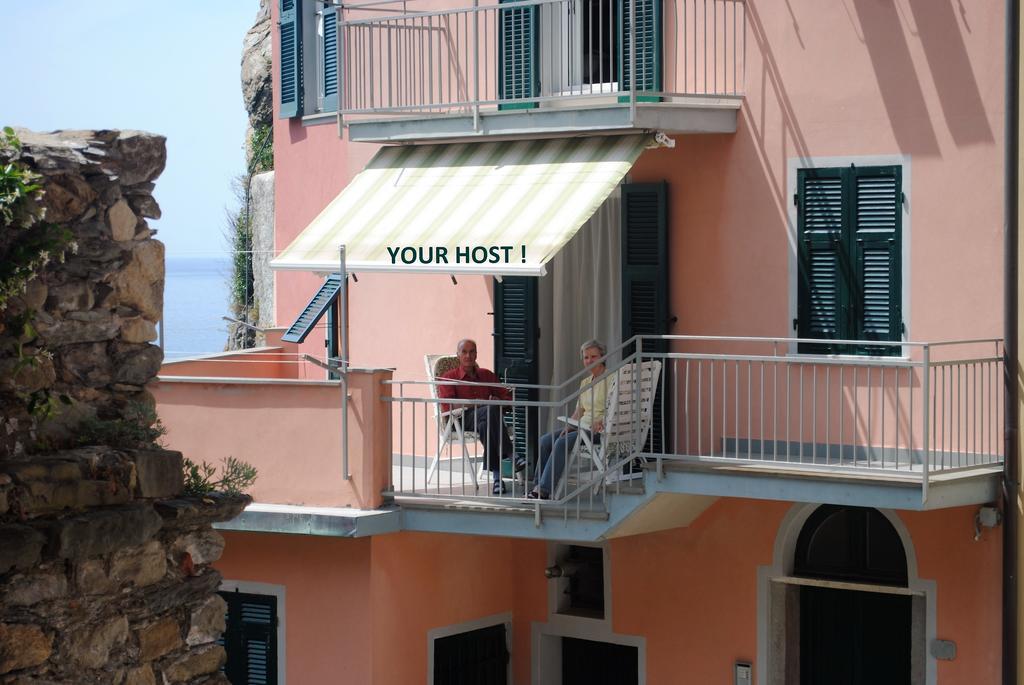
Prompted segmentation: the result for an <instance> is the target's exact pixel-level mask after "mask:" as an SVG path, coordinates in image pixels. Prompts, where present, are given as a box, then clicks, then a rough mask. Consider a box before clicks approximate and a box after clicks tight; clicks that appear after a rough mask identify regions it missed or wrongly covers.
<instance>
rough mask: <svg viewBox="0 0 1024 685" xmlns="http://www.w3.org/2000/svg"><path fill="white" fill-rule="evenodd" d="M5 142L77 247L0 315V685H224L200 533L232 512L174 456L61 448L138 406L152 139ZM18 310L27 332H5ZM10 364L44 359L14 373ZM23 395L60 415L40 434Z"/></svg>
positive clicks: (155, 273)
mask: <svg viewBox="0 0 1024 685" xmlns="http://www.w3.org/2000/svg"><path fill="white" fill-rule="evenodd" d="M18 135H19V137H20V138H21V140H22V142H23V143H24V147H23V149H22V151H21V152H20V153H19V154H18V161H19V162H20V163H22V164H24V165H25V166H28V167H30V168H32V169H33V170H35V171H36V172H38V173H40V174H42V176H43V181H42V184H43V187H44V188H45V190H46V195H45V198H44V204H45V206H46V210H47V215H46V218H47V219H48V220H49V221H53V222H55V223H58V224H60V225H62V226H64V227H66V228H67V229H68V230H69V231H70V232H71V234H72V236H73V238H74V240H75V242H76V244H77V249H76V250H74V251H71V252H69V253H68V254H67V257H66V260H65V261H64V262H63V263H61V262H58V261H54V262H51V263H50V264H49V265H48V266H47V267H46V268H45V270H44V272H43V273H42V274H41V275H40V276H39V277H38V278H36V279H35V280H33V281H32V282H30V284H29V286H28V288H27V291H26V292H25V293H24V295H22V296H20V297H18V298H15V300H14V301H12V302H11V303H10V304H9V306H8V308H7V309H6V310H5V311H0V684H2V685H8V684H15V683H17V684H19V685H21V684H23V685H31V684H35V685H44V684H53V683H76V684H77V683H83V684H89V683H96V684H99V683H103V684H104V685H106V684H108V683H114V684H116V685H144V684H153V685H155V684H156V683H226V682H227V681H226V679H225V678H224V677H223V675H221V674H220V673H219V669H220V667H221V665H222V664H223V662H224V658H225V654H224V650H223V648H222V647H220V646H219V645H217V643H216V641H217V639H218V638H219V637H220V634H221V633H222V631H223V629H224V610H225V605H224V602H223V600H221V599H220V597H218V596H217V594H216V590H217V588H218V587H219V585H220V580H221V578H220V574H218V573H217V572H216V571H215V570H214V569H213V568H211V566H210V564H211V563H213V562H214V561H215V560H216V559H217V558H218V557H219V556H220V553H221V550H222V549H223V545H224V542H223V539H222V538H221V536H220V535H219V534H218V533H216V532H215V531H213V529H212V527H211V524H212V523H213V522H215V521H221V520H227V519H230V518H233V517H234V516H236V515H237V514H238V513H239V512H240V511H241V509H242V508H243V507H244V505H245V504H247V503H248V501H249V500H248V498H245V497H222V496H209V497H205V498H201V499H183V498H181V494H182V489H183V483H182V455H181V454H180V453H178V452H171V451H167V450H163V449H159V448H158V447H155V446H154V447H147V448H124V447H120V448H118V447H114V446H110V445H109V444H108V445H78V444H77V443H78V442H81V440H79V439H77V438H78V436H80V435H83V434H84V433H82V426H83V425H85V424H84V423H83V422H86V423H88V422H89V421H90V420H94V419H97V418H98V419H104V420H110V421H112V422H113V423H114V424H117V422H118V421H122V422H128V421H129V420H130V418H131V412H130V411H129V409H130V408H131V407H133V406H137V405H143V406H145V405H151V404H152V397H151V396H150V395H149V393H148V392H147V391H146V388H145V386H146V384H147V383H148V382H149V381H150V380H151V379H152V378H153V377H154V376H155V374H156V372H157V370H158V368H159V365H160V362H161V360H162V354H161V350H160V349H159V348H158V347H156V346H154V345H152V344H151V341H152V340H153V339H154V338H155V337H156V329H155V324H156V322H157V321H158V320H159V319H160V317H161V312H162V307H163V274H164V267H163V246H162V245H161V244H160V243H159V242H158V241H156V240H155V239H154V238H153V231H152V230H151V229H150V228H149V226H148V225H147V223H146V218H155V217H159V215H160V210H159V208H158V207H157V204H156V202H155V201H154V200H153V196H152V190H153V188H154V185H153V181H154V179H155V178H156V177H157V176H158V175H159V173H160V171H161V170H162V169H163V166H164V162H165V159H166V151H165V146H164V139H163V138H161V137H159V136H154V135H151V134H146V133H140V132H130V131H123V132H118V131H82V132H57V133H54V134H36V133H32V132H29V131H24V130H21V131H18ZM9 156H10V155H9ZM24 311H29V312H34V314H33V315H32V325H31V326H30V327H29V328H27V329H18V330H14V329H13V328H14V327H12V326H10V325H6V326H5V325H4V322H8V323H9V322H10V321H11V320H12V319H11V317H12V316H14V315H16V314H17V313H18V312H24ZM25 350H38V351H42V352H44V353H41V354H38V355H34V358H36V359H37V363H36V364H34V365H30V366H27V367H24V368H23V365H22V364H19V363H18V360H19V359H23V358H24V353H25ZM34 390H46V391H49V392H50V393H52V394H53V395H54V396H59V395H63V396H66V398H67V401H68V402H70V404H65V403H60V404H58V405H57V406H58V409H59V411H58V414H57V415H56V417H54V418H52V419H49V420H45V421H43V420H42V419H41V417H40V415H38V413H33V412H30V411H28V410H27V409H26V407H25V405H24V402H23V398H24V396H25V393H26V392H30V391H34Z"/></svg>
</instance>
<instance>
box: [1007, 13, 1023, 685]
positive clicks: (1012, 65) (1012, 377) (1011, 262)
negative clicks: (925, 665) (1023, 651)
mask: <svg viewBox="0 0 1024 685" xmlns="http://www.w3.org/2000/svg"><path fill="white" fill-rule="evenodd" d="M1019 78H1020V0H1006V120H1005V123H1004V126H1005V134H1004V135H1005V139H1006V151H1005V160H1004V167H1005V168H1004V188H1003V202H1004V211H1003V222H1004V231H1003V235H1004V238H1003V239H1004V247H1005V254H1004V257H1003V259H1004V274H1003V277H1004V285H1003V289H1004V298H1003V299H1004V305H1003V306H1004V308H1005V316H1004V328H1005V332H1004V335H1005V338H1004V350H1003V354H1004V357H1003V373H1004V377H1005V378H1004V380H1005V383H1004V392H1003V401H1004V402H1005V409H1004V412H1003V414H1004V417H1005V426H1004V437H1003V455H1004V459H1003V469H1004V472H1003V510H1004V511H1003V520H1004V524H1003V684H1004V685H1017V683H1018V681H1017V625H1018V618H1019V616H1018V613H1017V612H1018V607H1019V601H1018V596H1017V592H1018V583H1017V572H1018V563H1017V561H1018V560H1017V555H1018V553H1019V552H1018V550H1019V547H1020V545H1019V541H1018V539H1017V536H1018V531H1019V528H1020V526H1019V524H1020V518H1021V511H1020V454H1019V447H1020V443H1019V440H1020V432H1019V423H1020V422H1019V418H1020V407H1019V405H1018V399H1019V398H1018V392H1017V378H1018V368H1017V365H1018V363H1019V362H1018V358H1017V325H1018V315H1017V309H1018V306H1019V296H1018V288H1019V282H1018V278H1019V275H1018V263H1019V262H1018V260H1019V255H1018V253H1017V250H1018V246H1017V242H1018V241H1017V221H1018V216H1019V206H1018V203H1019V197H1018V194H1019V193H1018V191H1019V188H1018V183H1019V166H1018V165H1019V163H1020V162H1019V148H1020V140H1019V126H1020V100H1019V90H1020V83H1019Z"/></svg>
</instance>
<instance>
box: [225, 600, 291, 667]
mask: <svg viewBox="0 0 1024 685" xmlns="http://www.w3.org/2000/svg"><path fill="white" fill-rule="evenodd" d="M220 596H221V597H223V598H224V601H225V602H227V605H228V606H227V615H226V616H225V629H224V636H223V638H222V639H221V641H220V643H221V644H222V645H223V646H224V651H225V652H226V653H227V663H226V664H225V665H224V675H226V676H227V677H228V680H230V681H231V682H232V683H251V684H253V685H256V684H259V685H277V598H276V597H274V596H273V595H254V594H249V593H246V592H221V593H220Z"/></svg>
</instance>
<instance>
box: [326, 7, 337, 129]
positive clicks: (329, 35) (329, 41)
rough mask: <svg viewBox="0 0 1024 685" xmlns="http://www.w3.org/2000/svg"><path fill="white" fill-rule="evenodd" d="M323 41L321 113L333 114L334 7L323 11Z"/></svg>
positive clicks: (335, 31) (335, 23)
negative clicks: (322, 98)
mask: <svg viewBox="0 0 1024 685" xmlns="http://www.w3.org/2000/svg"><path fill="white" fill-rule="evenodd" d="M323 41H324V42H323V55H324V56H323V60H324V93H323V96H324V101H323V111H325V112H333V111H337V109H338V11H337V9H336V8H334V7H328V8H327V9H325V10H324V35H323Z"/></svg>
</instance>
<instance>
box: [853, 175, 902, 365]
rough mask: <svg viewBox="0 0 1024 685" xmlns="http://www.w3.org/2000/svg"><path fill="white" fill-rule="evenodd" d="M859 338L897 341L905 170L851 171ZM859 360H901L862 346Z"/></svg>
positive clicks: (893, 351) (886, 349) (890, 351)
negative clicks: (867, 356) (870, 356)
mask: <svg viewBox="0 0 1024 685" xmlns="http://www.w3.org/2000/svg"><path fill="white" fill-rule="evenodd" d="M848 173H849V175H850V187H851V190H852V194H853V197H854V203H853V222H852V239H853V240H852V247H853V251H852V257H853V260H852V261H853V265H854V269H855V272H854V280H853V283H854V290H853V292H852V293H851V300H852V302H851V304H852V305H853V307H854V311H853V314H854V315H853V322H854V333H855V337H856V338H857V339H858V340H886V341H897V340H899V339H900V338H901V337H902V333H903V314H902V305H901V297H902V293H901V284H902V278H901V264H900V261H901V254H900V253H901V249H900V248H901V243H902V235H901V230H900V229H901V225H902V221H901V211H902V207H901V205H902V203H901V198H902V188H901V186H902V183H901V181H902V169H901V168H900V167H898V166H886V167H864V168H857V167H851V168H850V169H849V171H848ZM857 352H858V353H860V354H873V355H898V354H899V353H900V348H898V347H893V346H877V347H875V346H870V345H865V346H862V348H861V349H859V350H857Z"/></svg>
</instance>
